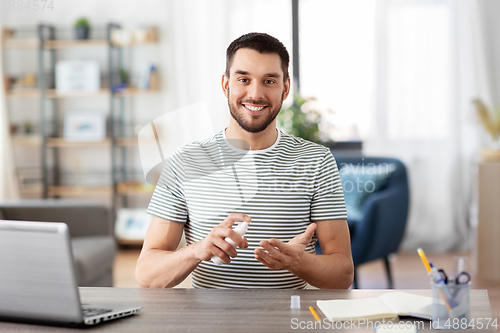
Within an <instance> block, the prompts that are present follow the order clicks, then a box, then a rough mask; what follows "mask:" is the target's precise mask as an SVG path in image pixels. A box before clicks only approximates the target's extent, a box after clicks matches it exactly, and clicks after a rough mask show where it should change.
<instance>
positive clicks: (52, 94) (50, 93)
mask: <svg viewBox="0 0 500 333" xmlns="http://www.w3.org/2000/svg"><path fill="white" fill-rule="evenodd" d="M109 93H110V92H109V89H100V90H98V91H68V92H59V91H57V90H55V89H47V91H46V93H45V97H47V98H78V97H97V96H104V97H105V96H109Z"/></svg>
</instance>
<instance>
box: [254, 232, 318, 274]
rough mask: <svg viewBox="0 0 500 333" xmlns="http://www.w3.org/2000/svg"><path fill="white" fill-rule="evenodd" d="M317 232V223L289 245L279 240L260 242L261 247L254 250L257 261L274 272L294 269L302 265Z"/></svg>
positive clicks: (272, 239)
mask: <svg viewBox="0 0 500 333" xmlns="http://www.w3.org/2000/svg"><path fill="white" fill-rule="evenodd" d="M315 230H316V223H311V224H310V225H309V226H308V227H307V229H306V231H304V233H302V234H300V235H297V236H295V237H294V238H293V239H292V240H290V241H289V242H288V243H286V244H285V243H283V242H282V241H280V240H279V239H276V238H271V239H270V240H269V241H264V240H263V241H260V243H259V244H260V246H262V248H263V249H264V250H263V249H260V248H257V249H255V250H254V253H255V259H257V260H258V261H260V262H261V263H263V264H264V265H265V266H267V267H269V268H270V269H272V270H277V269H287V270H290V269H293V267H296V266H297V265H299V263H300V259H301V257H302V255H303V254H304V253H305V248H306V246H307V245H308V244H309V242H311V239H312V237H313V235H314V231H315Z"/></svg>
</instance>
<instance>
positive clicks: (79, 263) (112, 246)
mask: <svg viewBox="0 0 500 333" xmlns="http://www.w3.org/2000/svg"><path fill="white" fill-rule="evenodd" d="M71 247H72V249H73V258H74V262H75V274H76V280H77V283H78V285H79V286H86V285H89V284H90V283H91V282H92V281H93V280H95V279H97V278H98V277H99V276H100V275H102V274H104V273H107V272H108V271H109V270H110V269H111V268H112V267H113V261H114V258H115V253H116V243H115V239H114V238H113V237H112V236H92V237H75V238H72V239H71Z"/></svg>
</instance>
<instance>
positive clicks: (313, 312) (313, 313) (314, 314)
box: [309, 306, 321, 321]
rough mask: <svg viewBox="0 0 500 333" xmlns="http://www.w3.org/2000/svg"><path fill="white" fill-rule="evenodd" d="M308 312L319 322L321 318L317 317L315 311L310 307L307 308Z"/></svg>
mask: <svg viewBox="0 0 500 333" xmlns="http://www.w3.org/2000/svg"><path fill="white" fill-rule="evenodd" d="M309 311H311V313H312V315H313V317H314V319H316V321H321V318H320V317H319V316H318V314H317V313H316V311H314V309H313V307H312V306H310V307H309Z"/></svg>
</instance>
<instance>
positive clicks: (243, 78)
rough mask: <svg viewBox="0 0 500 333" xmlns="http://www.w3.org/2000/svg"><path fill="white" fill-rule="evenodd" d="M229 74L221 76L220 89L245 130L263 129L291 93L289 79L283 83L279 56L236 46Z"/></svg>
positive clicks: (233, 114) (253, 131)
mask: <svg viewBox="0 0 500 333" xmlns="http://www.w3.org/2000/svg"><path fill="white" fill-rule="evenodd" d="M229 74H230V76H229V77H227V75H226V74H224V75H223V77H222V88H223V89H224V94H225V95H226V97H227V99H228V105H229V111H230V112H231V116H232V117H233V118H234V119H235V120H236V122H237V123H238V124H239V125H240V126H241V128H243V129H244V130H245V131H247V132H251V133H258V132H261V131H263V130H265V129H266V128H267V127H268V126H269V125H270V124H271V123H273V122H274V121H275V119H276V116H277V115H278V113H279V112H280V110H281V105H282V104H283V100H284V99H286V97H287V96H288V93H289V92H290V79H287V80H286V82H283V75H284V73H283V70H282V68H281V59H280V57H279V55H278V54H276V53H259V52H258V51H255V50H252V49H247V48H242V49H239V50H238V51H236V53H235V54H234V57H233V62H232V64H231V68H230V70H229Z"/></svg>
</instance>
